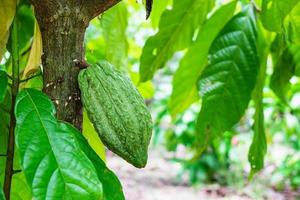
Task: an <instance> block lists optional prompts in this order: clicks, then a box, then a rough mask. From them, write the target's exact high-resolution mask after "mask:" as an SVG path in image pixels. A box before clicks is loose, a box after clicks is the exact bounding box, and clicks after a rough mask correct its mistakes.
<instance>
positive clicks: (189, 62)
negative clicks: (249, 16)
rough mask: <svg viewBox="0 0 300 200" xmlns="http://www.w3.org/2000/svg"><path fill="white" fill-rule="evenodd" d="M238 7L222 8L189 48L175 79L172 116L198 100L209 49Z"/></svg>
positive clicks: (227, 5) (232, 3)
mask: <svg viewBox="0 0 300 200" xmlns="http://www.w3.org/2000/svg"><path fill="white" fill-rule="evenodd" d="M235 6H236V1H233V2H231V3H229V4H226V5H224V6H222V7H221V8H220V9H219V10H217V11H216V12H215V13H214V14H213V16H212V17H211V18H210V19H208V21H207V22H206V23H205V24H204V25H203V27H202V28H201V30H200V33H199V34H198V36H197V39H196V41H195V42H194V44H193V45H192V46H191V47H190V48H189V50H188V52H187V53H186V54H185V56H184V57H183V59H182V60H181V62H180V66H179V68H178V70H177V71H176V73H175V75H174V79H173V92H172V96H171V100H170V103H169V108H170V112H171V115H172V116H173V117H175V116H176V115H177V114H178V113H180V112H182V111H184V110H185V109H186V108H188V107H189V106H190V105H191V103H193V102H194V100H197V97H198V96H197V89H196V83H197V80H198V78H199V76H200V74H201V72H202V70H203V69H204V68H205V66H206V64H207V62H206V61H207V55H208V52H209V48H210V46H211V44H212V42H213V41H214V39H215V38H216V37H217V35H218V34H219V32H220V31H221V30H222V29H223V27H224V26H225V24H226V23H227V22H228V21H229V20H230V19H231V17H232V15H233V13H234V10H235Z"/></svg>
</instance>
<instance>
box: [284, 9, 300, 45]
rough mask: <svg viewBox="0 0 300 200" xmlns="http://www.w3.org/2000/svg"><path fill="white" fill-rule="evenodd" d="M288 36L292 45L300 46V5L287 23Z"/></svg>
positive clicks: (291, 13)
mask: <svg viewBox="0 0 300 200" xmlns="http://www.w3.org/2000/svg"><path fill="white" fill-rule="evenodd" d="M284 25H285V29H286V30H287V36H288V39H289V41H290V42H291V43H294V44H297V45H299V44H300V3H298V4H297V5H296V7H295V8H294V9H293V10H292V12H290V14H289V15H288V16H287V18H286V20H285V22H284Z"/></svg>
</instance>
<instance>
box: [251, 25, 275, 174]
mask: <svg viewBox="0 0 300 200" xmlns="http://www.w3.org/2000/svg"><path fill="white" fill-rule="evenodd" d="M258 30H259V31H258V33H259V34H258V38H259V40H258V49H259V50H260V51H259V57H260V61H261V62H260V70H259V75H258V78H257V82H256V87H255V89H254V91H253V97H252V98H253V101H254V108H255V114H254V125H253V131H254V136H253V140H252V144H251V146H250V149H249V153H248V160H249V163H250V167H251V172H250V176H249V179H252V177H253V176H254V175H255V174H256V173H257V172H259V171H260V170H261V169H262V168H263V167H264V157H265V154H266V152H267V141H266V133H265V128H264V105H263V94H264V86H265V80H266V69H267V61H268V55H269V50H270V44H268V43H267V42H268V39H269V37H270V35H266V36H264V34H263V33H264V32H263V30H262V28H260V29H258ZM267 37H268V38H267Z"/></svg>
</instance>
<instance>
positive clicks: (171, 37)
mask: <svg viewBox="0 0 300 200" xmlns="http://www.w3.org/2000/svg"><path fill="white" fill-rule="evenodd" d="M213 3H214V0H185V1H182V0H175V1H174V5H173V9H172V10H166V11H165V12H164V13H163V15H162V17H161V20H160V24H159V32H158V33H157V34H156V35H154V36H152V37H150V38H149V39H148V40H147V42H146V44H145V46H144V49H143V53H142V56H141V65H140V74H141V80H140V82H145V81H147V80H150V79H151V78H152V77H153V75H154V73H155V71H156V70H158V69H160V68H163V67H164V66H165V64H166V62H167V61H168V60H169V59H170V58H171V57H172V55H173V54H174V53H175V52H176V51H178V50H182V49H184V48H186V47H187V46H188V45H189V44H190V43H191V42H192V39H193V36H194V33H195V30H196V29H197V28H198V27H199V26H200V25H201V24H202V23H203V22H204V20H205V19H206V15H207V13H208V12H209V11H210V9H211V8H212V5H213Z"/></svg>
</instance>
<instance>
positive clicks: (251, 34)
mask: <svg viewBox="0 0 300 200" xmlns="http://www.w3.org/2000/svg"><path fill="white" fill-rule="evenodd" d="M256 34H257V30H256V25H255V21H254V14H253V11H252V7H250V8H248V9H246V10H245V11H243V12H240V13H239V14H237V15H235V16H234V17H233V18H232V19H231V20H230V21H229V22H228V24H227V25H226V26H225V27H224V29H223V30H222V31H221V33H220V34H219V36H218V37H217V39H216V40H215V41H214V43H213V44H212V46H211V49H210V55H209V65H208V66H207V67H206V69H205V70H204V71H203V73H202V75H201V77H200V79H199V83H198V84H199V90H200V93H201V97H202V99H203V101H202V107H201V111H200V113H199V116H198V120H197V128H198V131H199V133H200V137H201V142H203V143H202V144H201V145H204V146H206V145H207V144H208V142H209V140H210V138H212V137H214V136H220V135H221V134H222V133H223V132H225V131H227V130H230V129H231V128H232V127H233V126H234V125H235V124H236V123H237V122H238V121H239V120H240V118H241V117H242V115H243V114H244V112H245V110H246V108H247V106H248V103H249V101H250V98H251V93H252V90H253V89H254V87H255V83H256V78H257V71H258V68H259V61H258V55H257V46H256Z"/></svg>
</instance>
